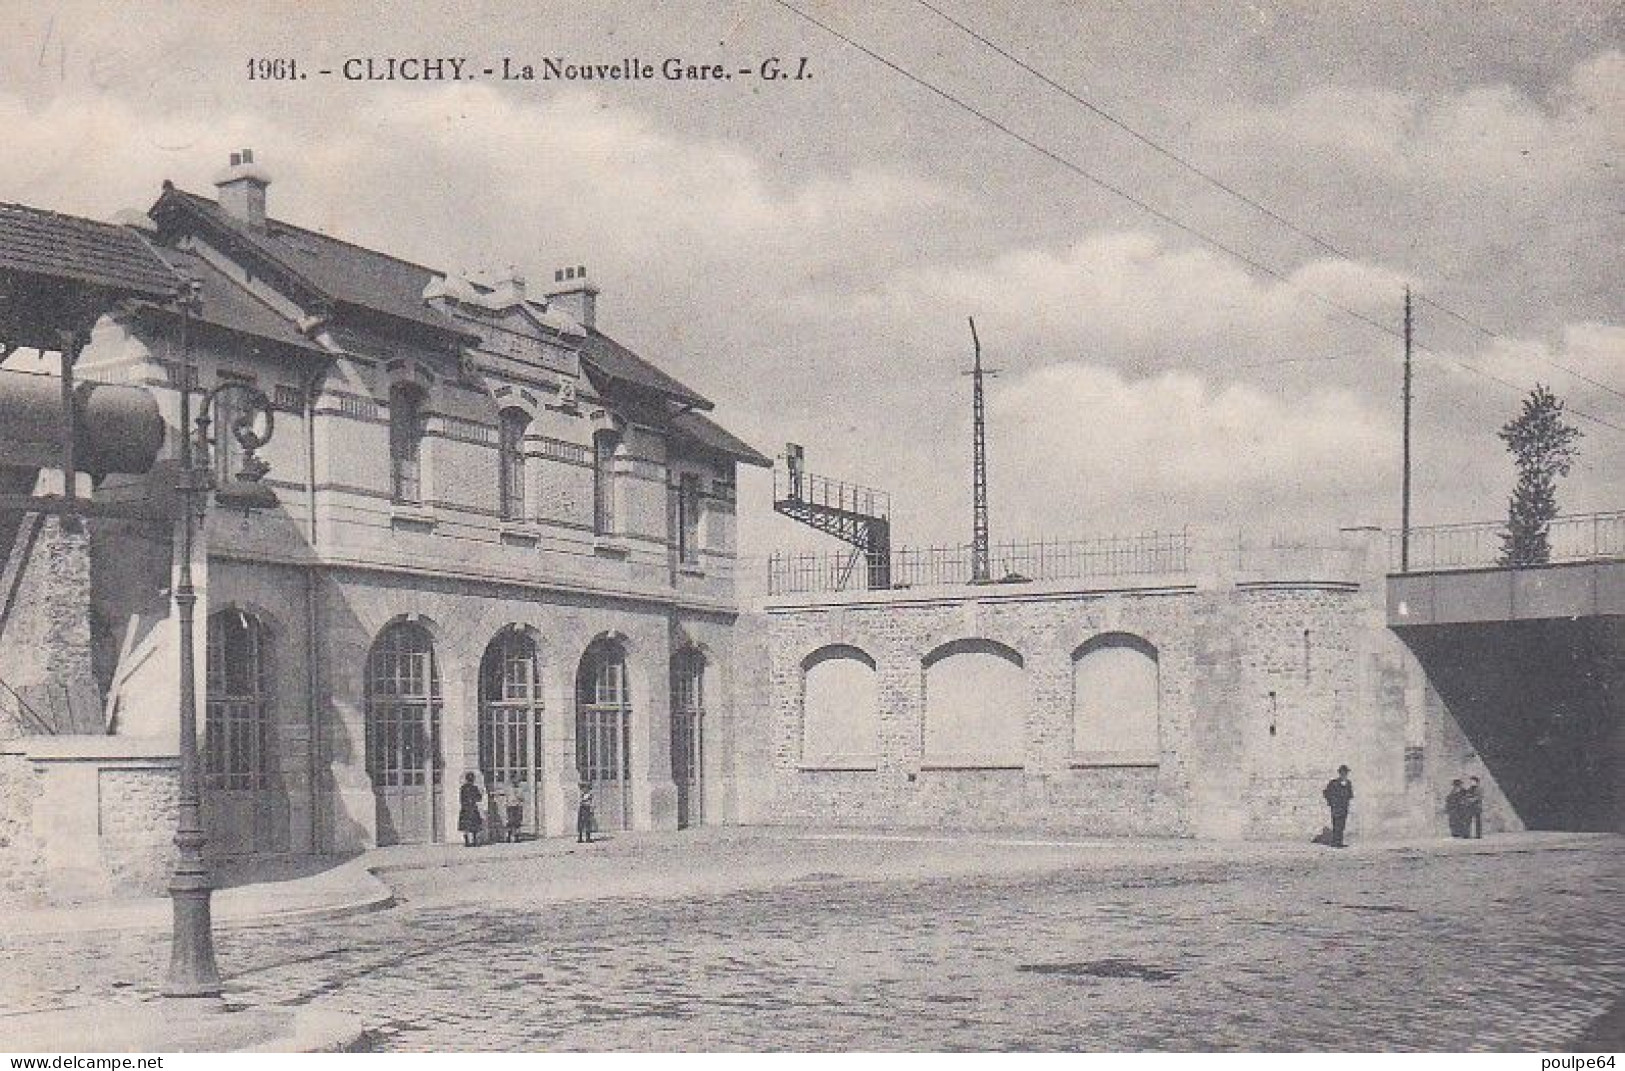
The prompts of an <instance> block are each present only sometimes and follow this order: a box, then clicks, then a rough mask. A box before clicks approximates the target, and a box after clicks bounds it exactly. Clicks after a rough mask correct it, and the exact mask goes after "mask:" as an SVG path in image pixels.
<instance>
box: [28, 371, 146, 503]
mask: <svg viewBox="0 0 1625 1071" xmlns="http://www.w3.org/2000/svg"><path fill="white" fill-rule="evenodd" d="M73 397H74V409H75V411H76V415H77V419H78V427H79V433H78V437H77V439H76V440H75V448H74V455H75V460H76V464H77V465H78V467H79V469H80V471H82V472H88V473H90V475H91V476H93V477H101V476H105V475H107V474H108V473H110V472H122V473H130V474H139V473H143V472H146V471H147V470H148V469H150V468H152V463H153V461H155V460H156V459H157V457H158V451H159V450H161V449H162V448H163V445H164V418H163V415H162V414H161V413H160V412H159V411H158V401H157V399H155V398H154V397H153V396H152V395H151V394H150V393H148V392H147V391H145V390H143V389H142V388H140V387H126V386H118V385H114V384H109V383H91V382H85V383H79V384H76V385H75V387H74V392H73ZM61 429H62V381H61V380H60V379H58V378H57V377H56V376H46V375H39V374H37V373H34V372H19V371H15V370H7V369H0V465H5V464H11V465H21V466H45V467H48V466H49V465H50V463H51V459H53V458H55V457H56V456H57V448H58V446H59V444H60V443H61V442H62V430H61Z"/></svg>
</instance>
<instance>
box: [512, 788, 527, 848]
mask: <svg viewBox="0 0 1625 1071" xmlns="http://www.w3.org/2000/svg"><path fill="white" fill-rule="evenodd" d="M524 824H525V798H524V797H523V796H521V795H520V794H519V790H518V789H517V788H516V789H514V790H513V791H511V792H509V793H508V843H509V844H517V843H518V842H519V827H520V826H522V825H524Z"/></svg>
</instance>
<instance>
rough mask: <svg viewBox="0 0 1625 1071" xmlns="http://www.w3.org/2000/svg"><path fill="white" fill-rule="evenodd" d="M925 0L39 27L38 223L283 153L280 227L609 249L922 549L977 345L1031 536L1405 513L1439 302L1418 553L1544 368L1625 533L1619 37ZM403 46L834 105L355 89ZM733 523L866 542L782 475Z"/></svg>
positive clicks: (1493, 24)
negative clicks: (1405, 402)
mask: <svg viewBox="0 0 1625 1071" xmlns="http://www.w3.org/2000/svg"><path fill="white" fill-rule="evenodd" d="M929 4H930V5H931V6H926V4H925V3H923V2H922V0H882V2H876V3H865V4H858V3H852V2H845V0H842V2H832V0H784V2H783V3H781V2H780V0H719V2H716V3H654V2H636V0H595V2H593V3H582V2H580V0H575V2H557V3H535V4H527V5H516V4H480V3H469V2H464V3H457V4H442V5H431V4H421V5H415V4H399V3H392V4H389V5H387V6H385V5H382V4H378V5H367V4H360V3H343V4H341V3H334V2H314V3H302V4H298V5H295V4H293V3H261V4H257V5H256V4H253V3H235V4H232V5H229V9H228V6H227V5H222V4H220V3H218V2H215V3H210V4H192V3H148V4H117V5H114V4H111V3H106V4H89V3H86V4H56V5H53V4H50V3H38V2H30V3H23V2H19V0H0V130H3V131H5V140H6V150H5V152H4V153H0V201H14V202H22V203H26V204H32V205H38V206H41V207H46V208H51V209H55V210H58V211H64V212H72V213H79V214H85V215H90V216H95V217H98V218H110V217H112V216H113V215H114V214H115V213H116V212H118V211H119V210H120V209H123V208H126V207H131V206H137V207H143V208H144V207H146V206H148V205H150V204H151V202H152V201H153V200H155V199H156V197H157V195H158V192H159V188H160V184H161V182H162V181H163V180H164V179H166V178H168V179H172V180H174V181H175V182H176V183H177V184H178V185H180V186H182V187H184V188H188V189H192V190H196V191H199V192H204V193H210V192H212V190H211V188H210V182H211V179H212V177H213V175H214V173H215V172H216V171H217V170H218V169H219V168H220V167H221V165H223V164H224V163H225V161H226V157H227V154H228V153H229V152H231V151H233V150H235V149H238V148H242V147H245V146H246V147H251V148H253V149H254V152H255V159H256V160H257V161H260V162H261V163H263V164H264V165H265V166H266V168H267V169H268V170H269V171H270V172H271V174H272V176H273V178H274V181H273V184H272V186H271V188H270V194H269V196H270V210H271V214H272V215H274V216H276V217H278V218H281V219H285V220H287V221H289V222H293V223H297V224H301V225H304V226H309V227H314V228H318V229H321V230H325V231H328V232H329V233H332V234H334V235H336V236H338V237H342V238H345V239H348V240H351V241H357V242H361V243H363V244H366V245H371V246H374V247H376V248H379V249H383V250H385V251H388V252H391V253H394V254H396V255H399V256H403V257H407V258H409V259H412V260H416V261H419V262H422V263H425V264H429V265H433V266H437V267H444V268H447V269H450V270H460V269H475V270H478V269H492V268H502V267H506V266H509V265H512V266H516V267H518V268H520V269H521V270H522V271H523V272H524V273H525V274H526V275H527V276H528V277H529V278H530V279H531V280H534V281H535V282H536V283H538V284H540V283H542V282H543V281H545V280H550V279H551V278H552V274H553V270H554V269H555V268H557V267H560V266H563V265H566V264H572V265H573V264H585V265H587V266H588V268H589V272H590V274H591V276H592V277H593V278H594V279H595V280H596V281H597V283H598V284H599V286H600V287H601V288H602V291H603V292H602V295H601V297H600V299H599V323H600V326H601V327H603V328H604V329H605V330H606V331H608V332H609V333H610V334H612V335H614V336H616V337H617V338H619V339H621V340H622V341H623V342H626V343H627V344H629V345H631V346H633V347H634V348H635V349H637V350H638V351H639V352H640V353H643V354H644V355H645V356H647V357H649V358H651V359H652V360H654V361H656V362H657V363H659V364H660V365H662V366H663V367H665V368H666V369H667V370H669V371H671V372H672V373H673V374H675V375H677V376H678V377H679V378H680V379H682V380H684V381H685V382H687V383H689V384H690V385H691V386H693V387H695V388H696V389H698V390H699V391H700V392H701V393H703V394H705V395H706V396H708V397H710V398H711V399H713V400H714V401H715V402H716V410H715V413H714V416H715V417H716V418H717V419H718V420H719V421H720V422H722V423H723V424H724V425H725V426H727V427H728V428H730V429H731V430H733V431H734V432H736V433H737V434H739V435H741V436H743V437H744V438H745V439H747V441H750V442H752V443H753V444H754V445H756V446H757V447H758V448H759V449H761V450H762V451H763V452H764V453H768V454H770V455H771V454H775V453H778V452H779V451H780V450H782V448H783V444H784V443H785V442H787V441H793V442H798V443H801V444H802V445H803V446H804V447H805V448H806V451H807V456H808V465H809V468H811V469H812V470H814V471H816V472H820V473H825V474H828V475H830V476H834V477H838V478H843V479H848V480H852V481H855V482H859V483H863V484H867V485H872V486H876V487H880V488H884V489H885V490H887V491H889V492H890V493H891V496H892V503H893V526H894V542H896V543H899V544H909V545H915V544H951V543H964V542H967V541H968V539H969V533H970V529H971V516H970V497H971V489H970V483H971V480H970V472H971V464H970V454H971V441H970V439H971V432H970V423H971V421H970V386H969V380H968V379H966V378H964V377H962V376H961V375H960V374H959V373H960V372H961V371H962V370H964V369H965V368H968V367H969V362H970V353H971V339H970V333H969V329H968V326H967V324H966V320H967V318H968V317H974V318H975V320H976V324H977V328H978V332H979V334H980V337H981V339H982V342H983V347H984V355H985V358H986V361H987V364H988V365H989V366H990V367H996V368H998V369H999V370H1000V374H999V375H998V376H997V377H996V378H994V379H991V380H990V381H989V386H988V412H989V431H988V435H989V447H988V450H989V457H990V469H991V473H990V477H991V500H992V529H993V537H994V539H995V541H999V540H1009V539H1037V538H1048V539H1063V538H1084V537H1090V536H1097V535H1111V534H1119V535H1129V534H1137V533H1142V532H1149V531H1155V530H1162V531H1167V530H1171V529H1178V528H1182V527H1186V526H1189V527H1192V528H1198V529H1207V530H1213V531H1220V532H1228V531H1231V530H1237V531H1245V532H1249V533H1253V534H1256V535H1269V534H1273V533H1276V532H1279V533H1282V534H1290V535H1307V536H1310V537H1316V536H1330V535H1331V534H1332V533H1334V532H1335V530H1336V529H1337V528H1338V527H1342V526H1347V525H1371V524H1374V525H1381V526H1384V527H1394V526H1396V525H1397V523H1398V518H1399V502H1400V438H1401V436H1400V390H1401V387H1400V384H1401V363H1402V362H1401V356H1402V346H1401V342H1400V338H1399V332H1400V323H1401V317H1402V312H1401V309H1402V292H1403V289H1404V287H1405V286H1407V285H1409V286H1411V287H1413V288H1414V289H1415V291H1416V293H1417V295H1418V304H1417V307H1416V322H1415V330H1416V339H1417V342H1418V343H1419V347H1420V348H1419V349H1418V352H1417V354H1416V364H1415V417H1414V442H1415V492H1414V494H1415V497H1414V503H1415V504H1414V519H1415V522H1416V523H1417V524H1423V525H1426V524H1435V523H1445V522H1456V521H1472V520H1494V519H1496V518H1499V517H1502V516H1504V515H1505V510H1506V498H1507V495H1508V493H1509V491H1510V489H1511V486H1512V483H1513V479H1514V472H1513V469H1512V466H1511V462H1510V459H1509V456H1508V455H1507V453H1506V451H1505V449H1504V447H1503V446H1502V444H1501V443H1500V441H1499V440H1498V439H1497V438H1496V435H1495V433H1496V430H1497V429H1498V428H1499V427H1500V426H1501V425H1502V424H1503V423H1504V422H1505V421H1506V420H1508V419H1509V418H1510V417H1512V416H1513V415H1515V413H1516V412H1517V410H1518V407H1519V401H1520V397H1521V395H1522V394H1523V393H1525V392H1526V391H1527V390H1528V389H1529V388H1530V387H1531V386H1533V385H1534V384H1535V383H1536V382H1540V383H1545V384H1548V385H1549V386H1551V387H1552V388H1553V389H1554V390H1555V391H1556V392H1557V393H1558V395H1559V396H1560V397H1562V398H1563V399H1564V400H1565V401H1566V403H1567V404H1568V405H1569V406H1570V408H1571V410H1572V411H1573V412H1574V413H1575V414H1576V415H1574V417H1573V422H1574V423H1575V424H1576V426H1578V427H1580V428H1581V429H1582V431H1583V432H1584V437H1583V439H1582V440H1581V460H1580V464H1579V465H1578V466H1577V467H1576V469H1575V470H1574V472H1573V474H1572V475H1571V476H1570V477H1569V478H1568V479H1567V480H1565V481H1564V482H1563V484H1562V485H1561V486H1560V489H1559V501H1560V504H1561V506H1562V508H1563V510H1564V511H1565V512H1589V511H1596V510H1605V509H1625V292H1622V290H1621V287H1620V285H1619V280H1620V278H1621V271H1620V268H1621V254H1620V251H1621V249H1625V188H1622V170H1625V7H1621V6H1619V5H1616V4H1610V3H1606V2H1597V3H1587V2H1573V3H1558V4H1552V3H1538V4H1537V3H1499V2H1498V3H1484V2H1481V0H1473V2H1471V3H1466V2H1456V3H1449V2H1446V3H1433V4H1415V3H1407V4H1403V5H1402V4H1399V3H1393V2H1386V0H1380V2H1373V3H1363V4H1358V5H1356V4H1352V3H1330V2H1327V3H1289V2H1271V3H1236V4H1225V5H1220V4H1213V3H1194V2H1192V3H1178V2H1161V3H1159V2H1150V3H1127V2H1124V3H1108V2H1084V3H1076V4H1044V3H1037V2H1007V3H977V4H972V3H969V2H967V0H929ZM792 8H798V9H800V11H801V12H803V13H804V14H805V15H806V16H810V17H811V19H815V20H817V21H818V22H820V23H823V24H824V25H825V27H828V29H825V28H823V27H820V26H818V25H815V24H814V23H813V22H812V21H810V20H809V19H808V18H805V17H803V16H802V15H798V14H797V13H796V11H795V10H792ZM933 8H935V9H936V10H933ZM228 11H229V13H228ZM944 16H947V17H946V18H945V17H944ZM949 19H952V20H956V21H958V22H959V23H961V24H962V25H963V26H965V27H968V28H970V29H971V30H973V31H974V32H975V33H976V34H979V35H980V36H981V37H983V38H985V39H986V40H987V41H990V42H992V43H993V44H994V45H996V46H997V47H998V48H999V49H1002V50H1003V51H1004V52H1006V53H1009V54H1010V55H1013V56H1015V57H1018V58H1019V59H1020V60H1021V61H1022V62H1024V63H1025V64H1027V65H1028V66H1029V67H1031V68H1033V69H1034V70H1036V71H1038V72H1041V73H1042V74H1043V75H1044V76H1045V77H1047V78H1048V79H1049V80H1051V81H1052V82H1054V83H1057V84H1059V85H1060V86H1062V87H1064V88H1065V90H1067V91H1069V92H1070V94H1071V96H1068V95H1067V94H1066V93H1063V92H1061V91H1058V90H1056V89H1055V88H1053V87H1051V86H1048V85H1046V84H1045V83H1044V82H1043V81H1041V80H1039V78H1037V77H1035V76H1034V75H1033V74H1032V73H1030V72H1028V71H1026V70H1023V69H1022V68H1021V67H1019V66H1017V65H1015V64H1014V63H1012V62H1010V61H1009V60H1008V59H1006V58H1004V57H1002V56H1001V55H1000V54H999V53H998V52H997V51H994V50H992V49H991V48H990V47H989V46H988V45H986V44H984V43H981V42H979V41H977V40H976V39H975V38H974V37H972V36H970V35H969V34H967V33H966V32H965V31H964V30H963V29H960V28H958V27H956V26H954V25H953V24H952V22H950V21H949ZM830 30H834V31H836V32H838V33H839V34H841V35H844V36H845V37H847V38H849V39H850V40H851V41H852V42H856V43H857V45H861V46H862V47H863V48H865V49H868V50H869V51H870V52H872V53H874V54H875V55H867V54H865V53H864V52H863V51H861V50H860V49H859V48H858V47H856V46H855V45H854V44H852V43H849V42H848V41H843V40H841V39H840V38H839V37H837V36H835V34H832V33H831V32H829V31H830ZM391 56H393V57H433V56H466V57H469V58H470V67H471V68H472V69H476V70H482V69H483V67H485V66H495V65H498V64H500V61H501V60H502V58H503V57H510V58H511V59H512V60H513V61H514V62H515V63H516V64H518V63H526V62H529V63H532V64H533V65H535V66H540V62H541V60H542V59H543V58H544V57H558V58H559V59H560V60H562V61H569V62H577V63H614V62H617V61H620V60H622V59H623V58H636V59H640V60H643V61H646V62H652V63H654V64H656V65H657V66H658V65H659V64H660V63H661V62H662V61H663V60H665V59H667V58H676V59H679V60H681V61H692V62H696V63H712V62H720V63H723V64H724V65H725V66H726V67H727V68H728V69H730V70H738V69H741V68H744V67H755V66H756V65H758V64H759V63H760V62H761V61H762V60H763V59H765V58H767V57H770V56H777V57H781V58H783V59H785V61H786V66H787V67H790V68H794V66H795V65H796V64H797V63H798V62H799V60H800V58H801V57H806V59H807V67H806V70H807V71H809V72H810V74H811V77H810V78H806V79H803V80H785V81H777V82H768V81H763V80H761V79H758V78H750V77H736V78H734V79H732V80H727V81H722V82H691V81H666V80H664V79H661V78H655V79H645V80H638V81H631V82H603V81H592V82H580V81H535V82H500V81H498V80H495V79H489V78H484V77H483V76H482V77H480V78H478V79H477V80H474V81H468V82H459V83H419V82H347V81H344V80H343V79H341V78H338V77H336V76H331V75H329V76H324V75H320V74H318V73H316V72H317V71H318V70H320V69H323V68H328V69H341V64H342V63H343V61H344V60H346V59H348V58H352V57H356V58H366V57H373V58H376V59H383V58H386V57H391ZM255 57H291V58H293V59H295V60H296V61H297V63H298V64H299V65H300V67H301V68H302V69H304V70H305V71H306V72H307V78H306V79H305V80H303V81H291V82H275V81H272V82H267V81H258V80H257V81H250V80H249V79H248V78H247V69H248V63H249V61H250V60H251V59H252V58H255ZM876 57H880V58H876ZM888 62H889V63H890V64H892V65H895V68H902V69H903V70H904V71H907V72H909V73H910V74H912V75H914V76H915V77H916V78H918V79H920V80H922V81H924V82H927V83H930V84H931V85H932V86H935V87H936V90H939V91H940V92H937V91H934V90H933V89H930V88H926V87H925V86H922V85H921V84H919V82H916V81H914V80H911V79H910V78H909V77H908V76H907V75H905V74H903V73H900V72H899V71H898V70H896V69H894V67H893V66H888V65H887V63H888ZM949 96H951V97H953V98H957V100H958V101H960V102H961V103H959V104H956V103H954V102H952V101H950V100H949V99H947V97H949ZM1074 98H1081V99H1082V100H1083V101H1086V102H1087V104H1083V103H1079V101H1078V100H1077V99H1074ZM972 110H974V111H976V112H981V113H982V115H983V116H985V117H986V119H982V118H978V117H977V116H976V115H975V114H973V111H972ZM1101 112H1104V113H1106V114H1107V115H1109V116H1111V117H1112V118H1111V120H1108V119H1106V118H1103V117H1102V115H1101V114H1100V113H1101ZM987 120H992V122H991V123H990V122H989V121H987ZM1113 120H1115V122H1114V121H1113ZM994 123H996V124H998V127H996V126H995V125H993V124H994ZM999 127H1003V128H1004V129H1003V130H1001V129H999ZM1012 135H1015V136H1012ZM1018 136H1019V138H1020V139H1025V141H1026V142H1028V143H1030V144H1024V143H1023V142H1022V141H1021V140H1018V139H1017V137H1018ZM1147 141H1149V142H1154V143H1156V145H1158V146H1161V147H1162V148H1164V149H1166V150H1168V151H1169V152H1171V153H1173V154H1175V155H1177V156H1178V157H1180V158H1181V159H1182V160H1183V161H1185V162H1186V163H1187V164H1188V165H1190V166H1189V167H1187V166H1184V165H1182V164H1180V163H1178V162H1175V161H1174V160H1171V159H1170V158H1169V157H1168V156H1167V155H1164V154H1163V153H1160V152H1158V151H1156V150H1155V149H1153V148H1151V147H1150V146H1149V145H1148V144H1147V143H1146V142H1147ZM1035 146H1036V148H1035ZM1192 167H1194V168H1196V169H1199V170H1200V171H1202V172H1205V173H1206V174H1207V175H1208V176H1211V177H1212V179H1215V180H1217V182H1218V183H1222V184H1223V185H1224V186H1227V187H1229V188H1230V189H1231V190H1234V191H1237V192H1239V193H1240V194H1242V195H1244V196H1245V198H1246V199H1247V200H1250V201H1252V202H1253V203H1254V204H1253V205H1249V204H1248V203H1246V201H1243V200H1241V199H1239V198H1237V197H1235V196H1233V195H1231V194H1230V193H1227V192H1225V191H1224V190H1223V189H1222V188H1220V186H1219V185H1218V184H1217V183H1215V182H1214V181H1209V180H1208V179H1205V178H1203V177H1201V176H1199V175H1197V174H1195V173H1193V171H1192V170H1191V168H1192ZM1080 172H1081V173H1080ZM1135 202H1138V203H1135ZM1257 205H1261V206H1263V208H1264V209H1267V210H1268V214H1266V212H1264V211H1260V209H1259V208H1257V207H1255V206H1257ZM1272 217H1279V218H1272ZM1282 219H1284V220H1286V221H1288V222H1289V223H1290V224H1291V226H1288V225H1286V224H1283V223H1282V222H1280V220H1282ZM1169 220H1174V221H1177V222H1172V223H1171V222H1169ZM1582 413H1583V414H1585V415H1586V416H1585V417H1582V416H1580V415H1579V414H1582ZM1586 417H1591V418H1597V419H1587V418H1586ZM1609 424H1612V425H1615V426H1614V427H1609V426H1607V425H1609ZM740 527H741V540H742V549H743V552H744V553H745V554H747V555H752V556H755V555H764V554H766V553H768V552H769V551H770V550H773V549H776V548H802V549H814V548H819V547H829V549H833V547H831V546H830V545H829V544H827V543H826V542H822V541H823V540H824V539H825V537H822V536H819V535H817V534H815V533H812V532H810V531H809V530H806V529H803V528H801V527H799V526H797V525H795V524H794V523H793V522H790V521H788V520H787V519H784V518H780V517H776V516H774V515H773V513H772V511H771V488H770V483H769V481H768V480H767V479H766V474H765V473H760V472H757V471H755V470H746V471H745V472H744V473H743V474H742V481H741V521H740Z"/></svg>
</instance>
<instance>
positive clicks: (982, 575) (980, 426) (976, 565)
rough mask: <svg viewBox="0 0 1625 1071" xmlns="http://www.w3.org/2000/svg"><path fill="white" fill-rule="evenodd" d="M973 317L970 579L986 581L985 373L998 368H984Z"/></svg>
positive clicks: (993, 373) (988, 567) (993, 372)
mask: <svg viewBox="0 0 1625 1071" xmlns="http://www.w3.org/2000/svg"><path fill="white" fill-rule="evenodd" d="M967 319H968V320H969V321H970V339H971V344H972V345H973V346H974V347H975V350H976V361H975V364H974V365H972V367H971V370H970V372H969V373H968V374H969V375H970V377H971V424H972V432H971V435H972V440H971V552H970V553H971V557H970V582H971V583H972V584H986V583H988V581H990V580H991V579H992V576H991V573H992V564H991V561H990V555H989V553H988V533H987V415H986V410H985V409H984V407H983V403H982V377H983V376H996V375H998V374H999V373H998V371H997V370H996V369H983V368H982V340H981V339H980V338H979V337H977V334H976V320H975V319H974V318H972V317H967Z"/></svg>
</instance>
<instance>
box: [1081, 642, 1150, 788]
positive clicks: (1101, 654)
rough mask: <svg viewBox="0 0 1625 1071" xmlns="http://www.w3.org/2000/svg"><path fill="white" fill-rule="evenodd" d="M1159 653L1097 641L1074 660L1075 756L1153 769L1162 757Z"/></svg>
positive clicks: (1136, 645) (1135, 644)
mask: <svg viewBox="0 0 1625 1071" xmlns="http://www.w3.org/2000/svg"><path fill="white" fill-rule="evenodd" d="M1160 705H1161V695H1160V682H1159V674H1158V666H1157V649H1156V648H1155V647H1153V646H1151V644H1149V643H1147V642H1146V641H1145V640H1142V639H1140V637H1138V636H1130V635H1127V634H1126V633H1120V632H1114V633H1110V634H1107V635H1105V636H1097V637H1095V638H1094V639H1092V640H1090V641H1089V642H1088V643H1085V644H1084V645H1083V646H1081V647H1079V648H1078V649H1077V650H1076V651H1075V652H1073V655H1072V750H1073V753H1074V755H1075V756H1076V758H1077V759H1078V760H1080V761H1083V762H1097V763H1100V764H1103V765H1135V766H1140V765H1152V764H1155V763H1156V762H1157V761H1158V759H1159V757H1160V753H1161V736H1160Z"/></svg>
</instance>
